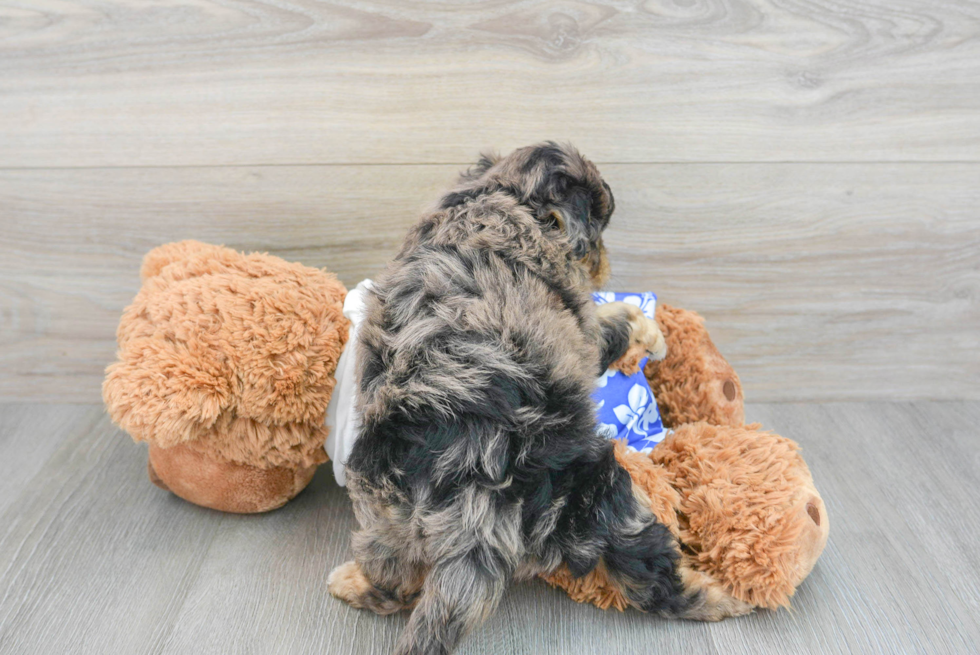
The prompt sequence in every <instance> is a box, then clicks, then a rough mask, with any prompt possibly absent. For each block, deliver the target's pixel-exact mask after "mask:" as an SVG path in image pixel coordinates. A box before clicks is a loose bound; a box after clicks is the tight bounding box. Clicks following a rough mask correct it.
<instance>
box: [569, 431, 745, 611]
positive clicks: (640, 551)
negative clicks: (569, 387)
mask: <svg viewBox="0 0 980 655" xmlns="http://www.w3.org/2000/svg"><path fill="white" fill-rule="evenodd" d="M593 470H594V475H595V477H594V478H593V479H594V480H597V481H601V482H599V483H598V484H597V485H596V486H595V487H594V488H593V489H592V493H590V494H589V499H590V504H591V507H587V508H581V509H580V510H579V511H580V512H581V515H582V516H585V517H590V518H591V520H592V521H594V522H595V523H594V524H593V526H592V527H591V529H589V530H588V533H589V534H604V535H607V537H606V543H605V545H604V548H603V549H602V551H601V552H599V553H597V556H598V557H601V558H602V561H603V562H604V564H605V567H606V570H607V572H608V574H609V577H610V580H611V581H612V582H614V583H615V584H616V585H617V586H618V587H619V588H620V590H621V591H622V592H623V595H624V596H625V597H626V599H627V600H628V601H629V603H630V604H631V605H633V606H634V607H636V608H638V609H641V610H643V611H646V612H652V613H657V614H661V615H663V616H668V617H676V618H686V619H698V620H713V621H717V620H719V619H722V618H724V617H726V616H735V615H738V614H745V613H746V612H748V611H750V610H751V607H749V606H748V605H746V604H745V603H742V602H741V601H738V600H736V599H735V598H732V597H731V596H730V595H729V594H727V593H726V592H725V591H724V590H723V589H722V587H721V585H719V584H718V583H717V582H715V581H714V580H712V579H711V578H710V577H708V576H707V575H704V574H702V573H699V572H697V571H695V570H693V569H691V568H690V567H689V566H688V564H687V561H686V560H685V559H684V558H683V557H682V556H681V554H680V549H679V548H678V544H677V540H676V538H675V537H674V535H673V534H672V533H671V532H670V530H668V529H667V527H666V526H665V525H663V524H662V523H660V522H659V521H657V519H656V517H655V516H654V515H653V512H652V511H651V510H650V501H649V499H648V498H646V496H645V494H644V493H643V492H642V491H641V490H639V489H638V488H637V487H635V486H634V485H633V483H632V480H631V479H630V476H629V473H627V472H626V470H625V469H623V468H622V467H621V466H620V465H619V463H618V462H616V460H615V458H614V457H613V456H612V449H610V450H609V456H608V457H607V458H605V459H603V460H601V461H598V462H596V463H595V465H594V466H593ZM582 510H587V511H582ZM573 554H574V551H573Z"/></svg>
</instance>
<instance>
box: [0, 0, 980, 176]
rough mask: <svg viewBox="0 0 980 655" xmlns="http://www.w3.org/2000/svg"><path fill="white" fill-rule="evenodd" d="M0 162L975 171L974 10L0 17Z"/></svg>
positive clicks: (979, 130) (175, 8) (71, 3)
mask: <svg viewBox="0 0 980 655" xmlns="http://www.w3.org/2000/svg"><path fill="white" fill-rule="evenodd" d="M0 17H2V19H3V22H2V24H0V37H2V40H0V116H2V117H3V120H0V166H32V167H39V166H93V165H110V166H131V165H134V164H143V165H186V164H236V165H237V164H273V163H278V164H282V163H286V164H299V163H359V162H371V163H392V162H398V163H420V162H425V163H439V162H456V163H459V162H466V161H470V159H471V157H472V154H473V150H474V148H477V147H484V146H498V147H501V148H505V149H507V148H512V147H515V146H519V145H523V144H525V143H529V142H533V141H537V140H539V139H541V138H545V137H554V138H559V139H571V140H574V141H575V142H576V143H578V144H579V145H580V146H581V147H582V148H583V149H584V150H585V151H586V152H588V153H590V155H591V156H593V157H594V158H595V159H596V160H597V161H601V162H625V161H629V162H654V161H659V162H664V161H813V160H822V161H880V160H890V161H896V160H915V161H927V160H928V161H937V160H947V161H948V160H957V161H959V160H970V161H977V160H978V159H980V111H978V110H980V39H978V38H977V37H978V35H980V7H978V6H977V4H976V3H975V2H969V1H947V2H932V1H930V0H869V1H864V2H845V3H841V2H834V1H833V0H812V1H807V2H803V1H798V0H789V1H783V0H777V1H774V0H690V1H688V0H676V1H675V0H651V1H649V2H643V3H639V2H627V1H611V0H610V1H597V2H551V1H549V2H526V1H524V2H493V3H473V2H468V3H462V4H461V3H431V2H420V1H405V0H354V1H351V2H342V3H341V2H336V3H335V2H329V3H328V2H307V1H301V0H288V1H275V2H273V1H271V0H265V1H249V2H245V1H241V0H237V1H222V2H218V1H213V0H179V1H177V2H168V3H141V2H134V0H108V1H105V2H99V3H90V2H84V1H82V0H62V1H60V2H43V3H28V2H14V3H11V2H6V3H4V7H3V8H0Z"/></svg>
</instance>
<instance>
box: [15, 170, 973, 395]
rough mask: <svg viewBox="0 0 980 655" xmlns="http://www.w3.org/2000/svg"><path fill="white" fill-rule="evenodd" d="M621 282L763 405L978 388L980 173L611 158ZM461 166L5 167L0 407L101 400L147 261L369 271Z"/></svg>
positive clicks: (354, 273)
mask: <svg viewBox="0 0 980 655" xmlns="http://www.w3.org/2000/svg"><path fill="white" fill-rule="evenodd" d="M602 168H603V171H604V174H605V176H606V178H607V179H608V180H609V183H610V184H611V186H612V187H613V189H614V191H615V194H616V198H617V213H616V216H615V217H614V220H613V223H612V226H611V227H610V229H609V231H608V232H607V235H608V236H607V243H608V245H609V248H610V253H611V258H612V262H613V273H614V276H613V281H612V287H613V288H615V289H617V290H636V289H652V290H654V291H656V292H657V293H659V294H660V297H661V299H662V300H663V301H666V302H669V303H672V304H677V305H680V306H683V307H687V308H690V309H695V310H698V311H700V312H701V313H702V314H704V315H705V316H706V317H707V319H708V327H709V329H710V330H711V333H712V335H713V336H714V338H715V340H716V342H717V344H718V346H719V347H720V349H721V350H722V352H723V353H724V354H725V355H726V356H727V357H728V358H729V359H730V361H731V362H732V363H733V364H734V366H735V368H736V370H738V371H739V374H740V375H741V377H742V380H743V382H744V383H745V387H746V391H747V395H748V398H749V399H751V400H759V401H772V400H806V399H848V398H850V399H855V398H866V399H875V398H878V399H887V398H916V397H919V398H922V397H925V398H980V185H977V184H976V181H977V180H978V179H980V165H974V164H887V165H886V164H877V165H868V164H850V165H839V164H834V165H831V164H796V165H790V164H751V165H750V164H743V165H731V164H724V165H721V164H688V165H649V164H647V165H641V164H635V165H634V164H629V165H606V166H603V167H602ZM458 169H459V167H457V166H300V167H277V166H273V167H229V168H215V167H206V168H201V169H197V168H161V169H157V168H151V169H88V170H45V171H33V170H19V171H17V170H7V171H0V199H2V202H3V206H4V220H3V222H2V223H0V398H6V399H8V400H16V399H35V400H38V401H81V402H97V401H98V399H99V397H100V396H99V388H100V384H101V378H102V371H103V369H104V367H105V366H106V365H107V364H108V363H109V362H110V361H111V360H112V358H113V356H114V351H115V341H114V334H115V326H116V324H117V322H118V320H119V315H120V313H121V311H122V309H123V307H125V305H126V304H127V303H128V302H129V301H130V300H131V299H132V297H133V295H134V294H135V293H136V291H137V289H138V286H139V280H138V272H139V264H140V259H141V257H142V256H143V254H144V253H146V252H147V251H148V250H150V249H151V248H153V247H155V246H156V245H159V244H161V243H164V242H167V241H171V240H178V239H185V238H196V239H200V240H204V241H209V242H214V243H224V244H226V245H228V246H230V247H234V248H238V249H241V250H246V251H248V250H263V251H269V252H272V253H273V254H276V255H280V256H282V257H285V258H287V259H290V260H294V261H301V262H303V263H305V264H308V265H311V266H317V267H326V268H328V269H330V270H332V271H334V272H336V273H337V274H338V275H339V277H340V278H341V280H342V281H343V282H344V283H345V284H347V285H348V286H351V285H353V284H355V283H357V282H358V281H359V280H361V279H363V278H364V277H368V276H371V275H374V274H376V273H377V272H378V271H379V270H380V269H381V268H382V267H383V265H384V263H385V262H386V261H387V260H388V259H389V258H390V257H391V256H392V255H393V254H394V252H395V251H396V249H397V247H398V245H399V244H400V243H401V240H402V238H403V235H404V233H405V231H406V229H407V228H408V226H409V225H410V224H412V223H413V222H414V221H415V220H416V218H417V216H418V214H419V212H420V210H421V209H422V208H423V207H424V206H425V205H426V204H428V203H431V202H433V201H434V200H435V199H436V198H437V196H438V194H439V191H440V189H442V188H445V187H446V186H447V185H449V184H450V182H451V180H452V178H453V176H454V174H455V172H456V171H457V170H458Z"/></svg>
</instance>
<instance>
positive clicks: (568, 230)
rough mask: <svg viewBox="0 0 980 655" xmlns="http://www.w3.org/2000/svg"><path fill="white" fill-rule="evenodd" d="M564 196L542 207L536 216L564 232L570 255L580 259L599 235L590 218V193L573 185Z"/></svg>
mask: <svg viewBox="0 0 980 655" xmlns="http://www.w3.org/2000/svg"><path fill="white" fill-rule="evenodd" d="M564 196H565V197H564V198H563V199H562V200H561V201H559V202H557V203H551V204H548V205H545V206H544V207H542V208H541V209H540V210H539V216H538V218H539V220H540V221H541V222H542V223H543V224H545V225H549V226H550V227H552V228H554V229H559V230H561V231H562V232H564V233H565V235H566V236H567V237H568V241H569V242H570V243H571V244H572V255H573V256H574V257H575V258H576V259H582V258H583V257H585V256H586V255H588V254H589V251H590V250H591V248H592V244H593V242H594V241H595V240H596V239H597V238H598V236H599V230H598V229H597V228H596V225H595V222H594V221H593V220H592V195H591V194H590V193H589V192H588V190H587V189H584V188H582V187H573V188H571V189H569V190H568V191H567V192H566V193H565V194H564Z"/></svg>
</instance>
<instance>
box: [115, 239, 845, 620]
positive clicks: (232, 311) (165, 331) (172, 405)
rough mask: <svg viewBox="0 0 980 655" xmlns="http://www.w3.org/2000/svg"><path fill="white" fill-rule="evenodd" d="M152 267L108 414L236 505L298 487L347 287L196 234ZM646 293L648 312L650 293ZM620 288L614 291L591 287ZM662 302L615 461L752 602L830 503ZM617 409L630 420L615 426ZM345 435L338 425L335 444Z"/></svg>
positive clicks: (274, 498)
mask: <svg viewBox="0 0 980 655" xmlns="http://www.w3.org/2000/svg"><path fill="white" fill-rule="evenodd" d="M141 277H142V280H143V285H142V288H141V290H140V292H139V293H138V294H137V296H136V298H135V300H134V301H133V304H132V305H131V306H130V307H129V308H127V309H126V311H125V313H124V314H123V317H122V320H121V322H120V325H119V330H118V341H119V355H118V357H119V361H118V362H116V363H114V364H112V365H111V366H109V368H108V369H107V372H106V380H105V384H104V386H103V397H104V399H105V403H106V407H107V408H108V410H109V414H110V416H111V417H112V419H113V420H114V421H115V422H116V423H118V424H119V425H120V426H121V427H123V428H124V429H125V430H126V431H128V432H129V433H130V435H131V436H132V437H133V439H135V440H137V441H146V442H148V443H149V444H150V449H149V462H148V466H147V468H148V473H149V476H150V479H151V480H152V481H153V482H154V483H156V484H157V485H158V486H161V487H162V488H164V489H169V490H170V491H172V492H174V493H175V494H177V495H178V496H180V497H182V498H184V499H186V500H189V501H190V502H193V503H196V504H199V505H203V506H206V507H211V508H214V509H220V510H224V511H230V512H262V511H266V510H269V509H274V508H276V507H279V506H281V505H282V504H284V503H286V502H287V501H288V500H289V499H291V498H292V497H293V496H295V495H296V494H297V493H299V492H300V491H301V490H302V489H303V488H304V487H305V486H306V485H307V483H309V481H310V479H311V478H312V476H313V472H314V471H315V469H316V467H317V465H318V464H320V463H322V462H324V461H325V460H326V459H327V457H326V455H325V453H324V448H323V447H324V440H325V438H326V437H327V430H326V428H325V426H324V419H325V414H326V412H327V407H328V402H329V400H330V398H331V393H332V392H333V390H334V386H335V383H336V381H335V371H336V369H337V365H338V360H339V359H340V357H341V352H342V350H343V349H344V346H345V344H346V343H347V340H348V330H349V328H350V324H349V322H348V320H347V319H346V318H345V316H344V314H343V313H342V312H343V310H344V300H345V295H346V290H345V289H344V287H343V286H342V285H341V284H340V283H339V282H338V281H337V280H336V279H335V278H334V277H332V276H331V275H329V274H326V273H324V272H322V271H319V270H317V269H312V268H307V267H305V266H301V265H299V264H291V263H287V262H285V261H283V260H281V259H279V258H277V257H271V256H269V255H262V254H251V255H242V254H239V253H237V252H235V251H233V250H229V249H227V248H223V247H218V246H209V245H205V244H202V243H198V242H194V241H185V242H181V243H175V244H169V245H166V246H162V247H160V248H157V249H155V250H153V251H151V252H150V253H149V254H148V255H147V256H146V258H145V259H144V262H143V267H142V271H141ZM365 288H366V287H365ZM356 296H357V294H356V293H352V294H351V297H350V298H348V300H349V301H350V300H352V299H353V300H356ZM634 296H635V297H636V298H637V299H636V300H635V302H637V303H638V304H640V305H641V309H643V308H646V310H647V311H650V312H652V311H653V307H654V306H655V304H656V298H655V297H653V296H652V294H631V297H630V298H629V299H628V300H630V301H633V297H634ZM609 299H620V298H616V297H614V296H609V297H608V298H607V297H606V295H603V294H600V295H599V296H597V301H600V302H601V301H604V300H609ZM348 304H349V305H352V306H351V307H349V308H348V314H347V315H348V316H351V317H354V318H356V316H357V311H356V309H357V308H356V307H354V306H353V305H356V303H350V302H349V303H348ZM656 318H657V320H658V322H659V323H660V326H661V330H662V332H663V333H664V337H665V340H666V342H667V357H666V359H664V360H663V361H661V362H651V363H648V364H647V365H646V367H645V369H644V373H645V375H644V374H639V373H638V371H639V368H638V366H639V364H640V363H641V362H640V361H639V359H638V358H636V357H626V358H624V360H623V361H621V362H619V367H620V369H621V370H622V371H623V372H624V374H635V375H638V377H639V379H640V380H642V381H643V386H644V387H646V388H647V391H646V392H644V393H645V394H647V395H644V398H643V399H640V398H639V395H636V396H635V397H633V398H630V397H629V395H630V394H629V393H628V392H624V396H625V403H620V404H625V407H626V409H622V410H620V411H619V412H618V413H617V411H616V410H617V409H618V408H619V405H615V404H610V406H609V407H605V408H603V407H600V408H599V418H600V426H601V428H602V429H608V430H611V433H610V434H609V436H613V437H622V438H624V439H625V440H626V441H624V442H621V443H618V444H617V446H616V456H617V458H618V460H619V461H620V462H621V463H622V465H623V466H624V467H625V468H626V469H627V470H628V471H629V472H630V475H631V476H632V478H633V481H634V482H635V484H636V486H637V488H638V489H639V490H640V491H641V495H642V496H645V497H646V499H647V500H648V501H649V503H650V506H651V509H652V510H653V512H654V513H655V514H656V516H657V517H658V519H659V520H660V521H662V522H663V523H664V525H666V526H667V527H668V528H669V529H670V530H671V531H672V532H673V533H674V534H675V535H676V536H677V537H678V540H679V543H680V545H681V556H682V557H683V558H685V559H686V560H687V561H688V563H689V564H690V566H691V567H693V568H694V569H695V570H696V571H698V572H700V574H702V575H707V576H711V577H712V578H713V579H714V580H716V581H717V582H718V583H719V585H718V587H719V588H721V589H723V590H724V593H728V594H730V595H731V596H733V597H734V598H736V599H738V600H740V601H742V602H743V603H747V605H746V607H748V606H751V607H772V608H775V607H779V606H784V605H787V604H788V602H789V598H790V596H792V594H793V592H794V590H795V588H796V586H797V585H798V584H799V583H800V582H801V581H802V580H803V578H804V577H806V575H807V574H808V573H809V571H810V569H811V568H812V567H813V564H814V562H815V561H816V559H817V557H818V556H819V555H820V552H821V551H822V549H823V547H824V544H825V543H826V540H827V531H828V528H829V523H828V520H827V514H826V509H825V508H824V504H823V501H822V500H821V498H820V495H819V494H818V493H817V491H816V489H815V488H814V486H813V481H812V478H811V477H810V473H809V471H808V470H807V467H806V464H805V463H804V462H803V459H802V458H801V457H800V455H799V452H798V448H797V447H796V445H795V444H794V443H793V442H791V441H790V440H788V439H784V438H783V437H780V436H777V435H775V434H771V433H767V432H762V431H759V429H758V426H755V425H749V426H745V425H743V422H744V410H743V404H742V387H741V384H740V382H739V379H738V376H737V375H736V374H735V371H734V370H733V369H732V367H731V366H729V365H728V363H727V362H726V361H725V360H724V358H722V356H721V355H720V354H719V353H718V350H717V349H716V348H715V347H714V345H713V344H712V343H711V340H710V338H709V337H708V333H707V331H706V330H705V329H704V326H703V323H702V321H701V319H700V318H699V317H698V316H697V315H696V314H693V313H691V312H686V311H684V310H679V309H674V308H671V307H666V306H661V307H657V308H656ZM350 355H351V353H349V352H348V353H346V355H345V359H346V360H347V364H350V361H351V360H350ZM626 360H629V361H626ZM344 368H345V370H346V369H347V368H350V366H349V365H348V366H345V367H344ZM610 380H612V378H610ZM341 384H346V385H348V386H349V385H350V381H349V380H347V381H344V380H342V381H341ZM600 384H602V382H601V381H600ZM647 384H649V386H648V387H647ZM344 388H345V389H346V387H344ZM650 390H652V392H653V393H652V395H649V394H650ZM348 391H349V390H348ZM610 391H611V392H612V393H613V395H615V393H618V392H615V390H612V389H610ZM341 395H345V396H347V397H350V396H351V394H349V393H347V394H341ZM654 397H656V401H657V402H653V398H654ZM614 405H615V406H614ZM658 405H659V412H658ZM610 411H611V412H612V413H609V412H610ZM604 412H606V413H605V414H604ZM340 414H343V412H340ZM604 416H606V417H607V418H605V419H604V418H603V417H604ZM661 416H662V421H661ZM612 417H615V419H616V420H617V421H618V420H619V419H622V421H620V423H628V424H629V425H628V429H626V428H623V430H622V434H620V433H619V432H618V431H619V430H620V428H622V427H623V426H622V425H613V422H614V419H613V418H612ZM607 421H608V422H607ZM334 426H335V428H336V429H335V433H336V434H338V435H345V434H346V435H348V437H349V436H350V435H352V434H354V431H353V430H351V429H348V428H351V425H349V424H348V425H345V426H339V424H337V423H336V422H335V423H334ZM665 427H666V428H670V427H673V431H672V432H669V431H668V432H665V431H664V428H665ZM341 428H342V429H341ZM641 428H642V429H641ZM627 442H628V443H629V444H631V445H632V446H634V447H633V448H630V447H629V446H628V445H627ZM658 442H659V443H658ZM344 443H345V442H343V441H342V440H341V442H338V441H337V440H336V438H335V439H334V443H333V444H331V445H332V448H333V449H332V450H331V452H332V453H335V454H337V453H340V452H342V450H343V447H344ZM347 445H349V444H347ZM338 459H339V460H340V461H339V465H340V467H341V469H342V461H343V460H342V457H338ZM341 481H342V480H341ZM547 580H548V581H549V582H550V583H551V584H554V585H558V586H560V587H562V588H564V589H565V590H566V591H567V592H568V593H569V595H570V596H571V597H572V598H574V599H575V600H578V601H582V602H592V603H594V604H596V605H598V606H599V607H601V608H609V607H616V608H618V609H624V608H625V607H626V601H625V599H624V597H623V596H622V594H621V593H620V592H619V590H618V589H617V588H616V587H615V586H614V585H613V584H612V583H611V581H610V580H609V579H608V578H607V577H606V576H605V574H604V573H603V570H602V567H599V568H598V569H596V570H595V571H593V572H592V573H590V574H588V575H586V576H584V577H582V578H578V579H576V578H574V577H572V576H571V574H570V573H569V572H568V571H567V570H566V569H559V570H558V571H557V572H555V573H554V574H552V575H551V576H549V577H548V578H547Z"/></svg>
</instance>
